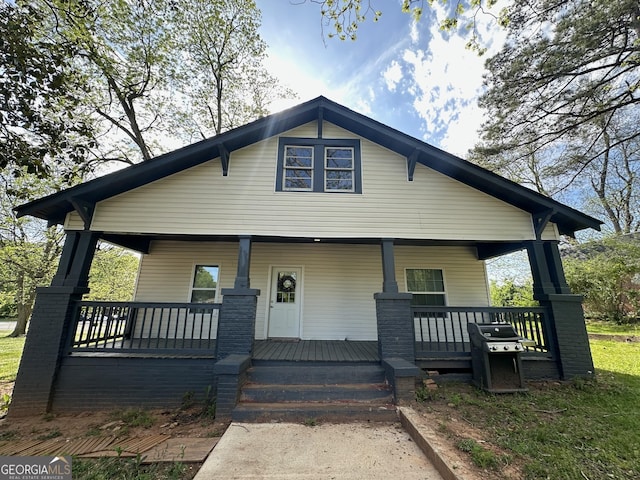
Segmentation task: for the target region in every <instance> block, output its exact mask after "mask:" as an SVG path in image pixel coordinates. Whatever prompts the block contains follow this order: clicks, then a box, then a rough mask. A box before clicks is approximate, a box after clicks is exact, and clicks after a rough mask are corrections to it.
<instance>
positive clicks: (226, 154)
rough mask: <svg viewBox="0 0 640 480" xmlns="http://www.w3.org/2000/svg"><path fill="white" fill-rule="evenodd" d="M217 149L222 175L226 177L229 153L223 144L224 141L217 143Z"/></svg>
mask: <svg viewBox="0 0 640 480" xmlns="http://www.w3.org/2000/svg"><path fill="white" fill-rule="evenodd" d="M218 150H219V151H220V163H221V164H222V176H223V177H226V176H227V175H229V157H230V156H231V154H230V153H229V150H227V147H225V146H224V143H221V144H220V145H218Z"/></svg>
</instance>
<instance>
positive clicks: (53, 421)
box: [0, 406, 228, 444]
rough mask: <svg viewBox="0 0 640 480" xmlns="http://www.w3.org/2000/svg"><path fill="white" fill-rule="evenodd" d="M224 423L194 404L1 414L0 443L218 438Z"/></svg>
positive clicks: (223, 429) (224, 427) (222, 431)
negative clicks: (103, 438)
mask: <svg viewBox="0 0 640 480" xmlns="http://www.w3.org/2000/svg"><path fill="white" fill-rule="evenodd" d="M227 426H228V425H227V424H226V423H220V422H216V421H215V420H214V419H212V418H210V417H207V416H205V415H203V414H202V408H201V407H197V406H195V407H193V408H190V409H185V410H114V411H99V412H83V413H78V414H73V415H69V414H60V415H53V414H47V415H41V416H34V417H24V418H22V417H21V418H11V417H5V418H3V419H2V420H0V444H2V443H3V442H5V441H11V442H15V441H21V440H45V439H53V438H64V439H66V440H69V441H70V440H74V439H79V438H90V437H98V436H112V437H118V438H120V437H122V438H126V437H129V438H134V437H149V436H155V435H170V436H171V437H172V438H187V437H190V438H212V437H220V436H221V435H222V434H223V433H224V431H225V430H226V428H227Z"/></svg>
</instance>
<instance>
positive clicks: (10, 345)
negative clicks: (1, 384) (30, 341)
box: [0, 336, 25, 381]
mask: <svg viewBox="0 0 640 480" xmlns="http://www.w3.org/2000/svg"><path fill="white" fill-rule="evenodd" d="M24 340H25V337H18V338H10V337H6V336H5V337H0V381H14V380H15V379H16V374H17V373H18V365H19V364H20V357H21V356H22V349H23V348H24Z"/></svg>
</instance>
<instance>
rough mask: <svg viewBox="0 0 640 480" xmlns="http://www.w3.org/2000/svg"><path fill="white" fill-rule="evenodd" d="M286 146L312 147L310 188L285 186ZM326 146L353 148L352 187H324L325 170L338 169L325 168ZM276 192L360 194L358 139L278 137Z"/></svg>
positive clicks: (360, 176) (360, 161)
mask: <svg viewBox="0 0 640 480" xmlns="http://www.w3.org/2000/svg"><path fill="white" fill-rule="evenodd" d="M286 147H312V148H313V170H312V181H311V183H312V188H311V189H309V190H307V189H295V188H285V174H286V170H287V167H286V166H285V152H286ZM328 148H345V149H352V150H353V168H352V169H351V171H352V172H353V173H352V188H351V189H350V190H346V189H340V190H333V189H331V190H329V189H327V188H326V185H327V184H326V171H327V170H336V171H337V170H340V169H337V168H329V169H327V168H326V162H327V159H326V151H327V149H328ZM275 191H276V192H301V193H304V192H315V193H337V194H342V193H345V194H354V193H356V194H361V193H362V159H361V149H360V140H359V139H353V138H297V137H280V138H279V139H278V163H277V168H276V186H275Z"/></svg>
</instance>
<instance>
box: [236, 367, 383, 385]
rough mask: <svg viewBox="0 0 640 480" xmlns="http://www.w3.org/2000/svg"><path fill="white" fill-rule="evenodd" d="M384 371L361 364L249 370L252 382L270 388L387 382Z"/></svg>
mask: <svg viewBox="0 0 640 480" xmlns="http://www.w3.org/2000/svg"><path fill="white" fill-rule="evenodd" d="M384 379H385V378H384V369H383V368H382V367H381V366H380V365H379V364H377V363H375V364H358V365H344V364H341V365H336V364H329V365H305V364H301V363H299V362H290V363H289V364H286V365H275V366H272V365H256V366H253V367H252V368H250V369H249V371H248V381H249V382H250V383H262V384H267V385H337V384H357V383H363V384H372V383H384Z"/></svg>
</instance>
